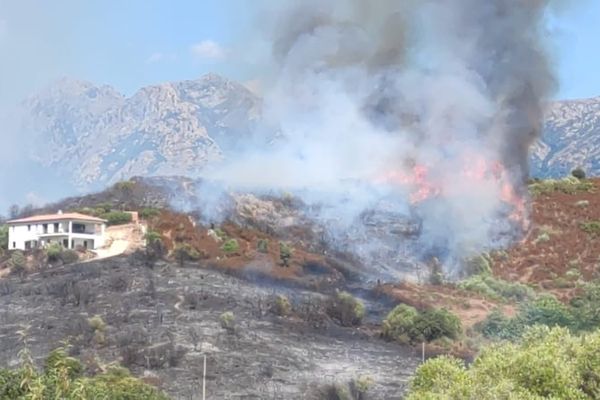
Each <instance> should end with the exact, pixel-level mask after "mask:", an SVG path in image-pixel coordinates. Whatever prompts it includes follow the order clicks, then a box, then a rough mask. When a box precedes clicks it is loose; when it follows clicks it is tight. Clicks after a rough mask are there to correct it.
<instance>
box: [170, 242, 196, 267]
mask: <svg viewBox="0 0 600 400" xmlns="http://www.w3.org/2000/svg"><path fill="white" fill-rule="evenodd" d="M173 254H174V256H175V258H176V259H177V260H178V261H179V262H180V263H183V262H185V261H197V260H199V259H200V253H199V252H198V250H196V249H195V248H193V247H192V246H191V245H190V244H188V243H180V244H177V245H176V246H175V249H174V250H173Z"/></svg>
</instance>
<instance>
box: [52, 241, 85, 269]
mask: <svg viewBox="0 0 600 400" xmlns="http://www.w3.org/2000/svg"><path fill="white" fill-rule="evenodd" d="M45 251H46V256H47V257H48V261H49V262H57V261H61V262H62V263H64V264H72V263H74V262H77V261H79V253H77V252H76V251H74V250H69V249H65V248H64V247H62V246H61V245H60V244H59V243H51V244H50V245H49V246H48V247H46V249H45Z"/></svg>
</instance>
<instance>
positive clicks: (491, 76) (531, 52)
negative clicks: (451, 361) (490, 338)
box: [207, 0, 554, 270]
mask: <svg viewBox="0 0 600 400" xmlns="http://www.w3.org/2000/svg"><path fill="white" fill-rule="evenodd" d="M549 3H550V1H548V0H546V1H544V0H533V1H532V0H486V1H482V0H425V1H413V0H405V1H401V0H395V1H394V0H385V1H377V2H366V1H362V0H332V1H327V2H322V1H317V0H302V1H300V0H298V1H283V2H282V3H281V6H280V7H279V8H278V9H277V10H275V11H272V15H271V16H270V18H271V19H272V20H274V21H277V23H276V24H274V26H273V29H272V34H271V42H272V48H273V58H272V60H271V69H272V70H273V71H276V73H275V79H274V84H273V85H272V87H271V88H270V90H266V93H265V100H264V121H265V123H266V124H270V125H271V126H274V127H275V128H274V129H276V130H277V131H278V132H279V136H278V138H277V139H276V140H275V142H274V144H272V146H270V147H269V148H267V149H262V150H257V149H256V148H250V149H247V151H245V152H241V153H239V154H235V155H234V156H230V157H228V159H227V160H226V162H225V163H224V164H223V165H220V166H218V167H217V168H216V169H214V170H212V171H211V172H210V174H208V176H207V177H208V178H210V179H211V180H216V181H219V182H223V185H224V187H226V188H227V189H228V190H238V191H256V192H272V191H274V190H279V191H288V192H291V193H294V194H296V195H298V196H301V197H302V199H303V200H304V201H305V203H307V204H309V205H314V204H318V205H321V206H323V207H322V208H321V210H326V213H325V212H322V213H321V214H318V215H316V216H314V217H315V218H316V219H317V220H319V219H320V220H321V222H322V223H324V224H327V227H328V229H329V236H330V239H331V242H332V243H338V244H339V243H344V242H345V243H347V245H346V247H347V248H346V249H347V250H351V251H355V252H356V253H358V255H359V256H360V257H361V258H362V259H363V260H364V261H365V263H371V264H375V263H378V264H382V263H383V264H385V261H381V260H374V259H371V258H373V257H374V256H373V255H374V254H376V253H378V250H377V249H378V247H380V248H385V249H386V254H388V255H389V254H394V253H398V254H399V253H402V249H403V240H404V239H402V238H400V237H396V238H394V237H392V238H391V239H390V237H387V238H385V239H383V238H381V237H375V236H374V235H372V234H371V233H369V232H368V231H365V229H366V228H365V227H364V221H363V220H362V219H361V215H364V213H365V211H368V210H377V209H378V208H383V207H384V204H386V206H385V207H387V208H386V209H389V208H390V207H391V208H392V209H393V210H394V211H395V212H397V213H399V214H401V215H407V216H408V215H410V216H411V218H412V217H415V216H417V217H418V219H419V220H420V221H421V234H420V237H419V239H418V241H417V243H416V244H415V243H413V245H414V246H413V248H415V249H420V251H419V252H418V253H419V254H415V255H416V256H418V257H423V256H425V255H428V256H431V255H435V256H437V257H441V258H442V259H443V261H444V262H445V265H446V266H447V268H448V269H449V270H452V268H454V267H455V266H456V263H455V261H456V260H457V259H460V258H461V257H463V256H466V255H470V254H474V253H476V252H480V251H482V250H485V249H488V248H491V247H496V246H500V245H504V244H506V240H507V239H506V237H507V234H509V235H508V236H509V237H510V233H511V232H512V231H513V230H514V228H515V226H514V223H513V221H511V220H510V218H509V214H510V212H509V211H507V207H508V206H507V202H509V201H510V200H514V198H515V197H516V196H517V195H519V194H520V195H522V194H523V183H524V180H525V178H526V176H527V168H528V166H527V152H528V149H529V146H530V145H531V143H532V142H533V140H535V138H536V137H537V136H538V134H539V131H540V123H541V113H542V110H541V104H542V102H543V101H544V100H545V99H546V98H547V96H548V95H549V93H550V91H551V90H552V88H553V84H554V81H553V79H552V74H551V71H550V68H549V65H548V62H547V59H546V57H545V54H546V52H545V49H544V45H543V36H544V32H543V21H544V15H545V12H546V10H547V6H548V5H549ZM498 166H501V167H500V169H498ZM419 171H421V172H419ZM423 171H424V172H423ZM419 175H420V176H419ZM398 181H400V182H398ZM507 187H508V188H510V189H511V190H512V191H510V194H509V195H508V196H507V194H506V191H507V189H506V188H507ZM211 190H212V191H214V187H213V188H211ZM512 207H514V205H513V206H512ZM521 211H522V210H521ZM331 221H337V222H334V223H331ZM363 228H364V229H363ZM352 235H358V236H360V237H361V240H360V241H353V239H354V238H352V237H350V236H352ZM350 243H351V244H352V245H348V244H350ZM379 253H381V252H379ZM392 258H393V257H392ZM390 264H393V262H392V261H390ZM388 267H389V265H388Z"/></svg>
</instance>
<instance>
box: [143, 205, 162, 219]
mask: <svg viewBox="0 0 600 400" xmlns="http://www.w3.org/2000/svg"><path fill="white" fill-rule="evenodd" d="M159 215H160V210H159V209H158V208H151V207H146V208H142V210H141V211H140V218H143V219H152V218H154V217H158V216H159Z"/></svg>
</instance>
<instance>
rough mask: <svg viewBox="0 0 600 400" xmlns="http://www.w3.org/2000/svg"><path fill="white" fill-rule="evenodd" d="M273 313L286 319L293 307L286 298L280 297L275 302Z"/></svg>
mask: <svg viewBox="0 0 600 400" xmlns="http://www.w3.org/2000/svg"><path fill="white" fill-rule="evenodd" d="M272 311H273V313H274V314H276V315H279V316H280V317H286V316H288V315H290V314H291V312H292V305H291V304H290V301H289V300H288V298H287V297H286V296H283V295H279V296H277V297H276V298H275V301H274V302H273V307H272Z"/></svg>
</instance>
